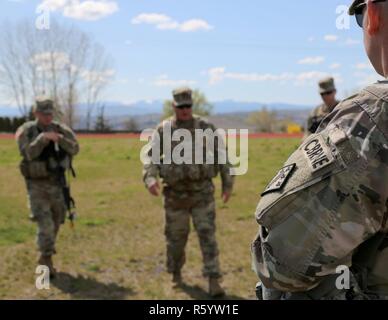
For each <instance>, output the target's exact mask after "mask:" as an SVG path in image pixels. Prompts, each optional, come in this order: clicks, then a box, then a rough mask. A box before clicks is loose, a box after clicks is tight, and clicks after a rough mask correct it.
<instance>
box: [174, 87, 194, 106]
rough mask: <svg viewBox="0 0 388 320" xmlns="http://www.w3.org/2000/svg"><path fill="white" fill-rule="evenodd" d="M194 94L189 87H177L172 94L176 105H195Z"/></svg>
mask: <svg viewBox="0 0 388 320" xmlns="http://www.w3.org/2000/svg"><path fill="white" fill-rule="evenodd" d="M192 94H193V91H192V90H191V89H190V88H188V87H182V88H178V89H175V90H174V91H173V92H172V95H173V97H174V105H175V106H176V107H180V106H186V105H189V106H191V105H193V97H192Z"/></svg>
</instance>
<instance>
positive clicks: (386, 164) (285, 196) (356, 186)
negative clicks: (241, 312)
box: [252, 82, 388, 299]
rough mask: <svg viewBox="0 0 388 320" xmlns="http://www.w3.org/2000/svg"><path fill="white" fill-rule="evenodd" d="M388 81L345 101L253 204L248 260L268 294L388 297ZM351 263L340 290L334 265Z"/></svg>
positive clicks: (279, 296)
mask: <svg viewBox="0 0 388 320" xmlns="http://www.w3.org/2000/svg"><path fill="white" fill-rule="evenodd" d="M387 137H388V82H380V83H377V84H375V85H372V86H370V87H367V88H366V89H364V90H363V91H361V92H360V93H359V94H358V95H356V96H353V97H350V98H349V99H347V100H344V101H343V102H342V103H341V104H340V105H339V107H338V108H336V109H335V110H334V112H332V113H331V114H330V115H329V116H328V117H327V118H325V120H324V122H323V123H322V125H321V127H320V130H319V131H318V132H317V133H316V134H314V135H311V136H310V137H309V138H308V139H307V140H305V141H304V142H303V143H302V145H301V146H300V147H299V148H298V149H297V150H296V151H295V152H294V153H293V154H292V155H291V157H290V158H289V159H288V161H287V162H286V163H285V165H284V167H283V169H281V170H280V172H279V173H278V174H277V176H276V177H275V178H274V179H273V180H272V181H271V183H270V184H269V185H268V187H267V188H266V190H265V191H264V193H263V194H262V199H261V201H260V202H259V204H258V207H257V211H256V219H257V221H258V223H259V224H260V231H259V235H258V237H257V239H256V241H255V242H254V243H253V246H252V253H253V265H254V269H255V271H256V272H257V274H258V276H259V277H260V280H261V282H262V285H263V288H264V298H267V299H369V298H382V297H387V296H388V271H387V270H388V268H387V264H388V240H387V238H386V234H387V231H388V228H387V224H386V220H387V203H388V202H387V200H388V187H387V181H388V138H387ZM340 265H343V266H348V267H350V270H351V278H350V283H351V287H352V288H351V289H350V290H338V289H337V287H336V285H335V281H336V279H337V278H338V276H339V274H336V268H337V267H338V266H340Z"/></svg>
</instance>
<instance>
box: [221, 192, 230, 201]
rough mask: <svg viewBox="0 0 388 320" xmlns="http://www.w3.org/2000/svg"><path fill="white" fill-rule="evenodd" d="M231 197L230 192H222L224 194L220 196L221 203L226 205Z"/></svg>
mask: <svg viewBox="0 0 388 320" xmlns="http://www.w3.org/2000/svg"><path fill="white" fill-rule="evenodd" d="M231 195H232V194H231V193H230V192H224V193H223V194H222V201H223V202H224V203H227V202H228V201H229V199H230V196H231Z"/></svg>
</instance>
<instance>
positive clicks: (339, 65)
mask: <svg viewBox="0 0 388 320" xmlns="http://www.w3.org/2000/svg"><path fill="white" fill-rule="evenodd" d="M329 68H330V69H332V70H334V69H339V68H341V64H340V63H332V64H331V65H330V66H329Z"/></svg>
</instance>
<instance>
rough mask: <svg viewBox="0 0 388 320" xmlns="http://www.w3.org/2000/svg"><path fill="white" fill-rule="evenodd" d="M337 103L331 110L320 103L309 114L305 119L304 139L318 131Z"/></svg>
mask: <svg viewBox="0 0 388 320" xmlns="http://www.w3.org/2000/svg"><path fill="white" fill-rule="evenodd" d="M338 103H339V102H337V104H336V105H335V106H334V107H332V108H330V107H328V106H327V105H326V104H324V103H322V104H320V105H319V106H318V107H316V108H315V109H314V110H313V111H312V112H311V114H310V115H309V117H308V119H307V134H306V137H307V136H309V135H311V134H313V133H315V132H316V131H317V130H318V128H319V126H320V124H321V123H322V121H323V119H325V118H326V116H328V115H329V114H330V113H331V112H332V111H333V110H334V109H335V107H336V106H337V105H338Z"/></svg>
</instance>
